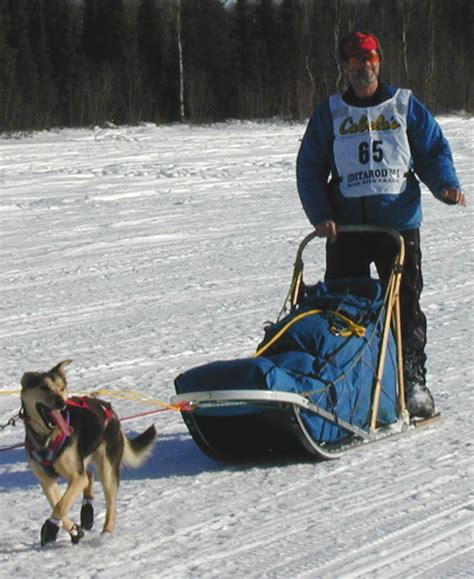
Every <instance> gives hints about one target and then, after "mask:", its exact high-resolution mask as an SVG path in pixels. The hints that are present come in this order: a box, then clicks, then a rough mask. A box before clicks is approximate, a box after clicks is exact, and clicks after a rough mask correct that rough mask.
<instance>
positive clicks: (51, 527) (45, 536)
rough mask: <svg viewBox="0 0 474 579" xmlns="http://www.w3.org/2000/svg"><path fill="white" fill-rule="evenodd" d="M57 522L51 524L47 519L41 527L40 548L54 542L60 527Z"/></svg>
mask: <svg viewBox="0 0 474 579" xmlns="http://www.w3.org/2000/svg"><path fill="white" fill-rule="evenodd" d="M58 523H59V521H58V522H52V521H51V520H50V519H48V520H47V521H46V522H45V523H44V525H43V526H42V527H41V546H42V547H44V546H45V545H46V544H47V543H53V542H54V541H56V537H57V536H58V531H59V527H60V525H59V524H58Z"/></svg>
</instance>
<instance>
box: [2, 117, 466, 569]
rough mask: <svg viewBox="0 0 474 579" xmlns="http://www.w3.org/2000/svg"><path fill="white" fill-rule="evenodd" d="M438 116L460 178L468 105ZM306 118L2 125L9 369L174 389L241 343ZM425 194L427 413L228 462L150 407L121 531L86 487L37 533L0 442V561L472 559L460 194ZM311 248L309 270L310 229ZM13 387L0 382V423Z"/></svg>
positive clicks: (31, 505)
mask: <svg viewBox="0 0 474 579" xmlns="http://www.w3.org/2000/svg"><path fill="white" fill-rule="evenodd" d="M441 124H442V126H443V127H444V130H445V133H446V135H447V137H448V139H450V142H451V143H452V147H453V150H454V155H455V159H456V161H457V166H458V170H459V174H460V177H461V180H462V182H463V183H464V187H465V190H466V192H467V193H468V194H470V193H472V191H473V190H474V171H473V169H472V167H473V164H472V158H473V142H474V139H473V136H472V135H473V130H474V119H470V118H463V117H454V116H453V117H446V118H442V119H441ZM303 131H304V127H303V126H301V125H287V124H283V123H282V124H278V123H275V124H253V123H228V124H223V125H216V126H210V127H188V126H167V127H159V128H157V127H154V126H148V125H145V126H141V127H137V128H109V129H97V130H95V131H86V130H69V131H59V132H48V133H39V134H35V135H32V136H30V137H27V138H23V139H2V140H0V158H1V159H2V170H1V173H0V186H1V197H0V218H1V220H2V227H1V229H0V263H1V266H0V282H1V285H0V288H1V294H0V298H1V302H0V304H1V305H0V320H1V324H0V353H1V356H2V363H3V384H2V385H1V388H3V389H4V390H10V389H13V388H18V385H19V379H20V377H21V375H22V373H23V372H24V371H26V370H38V369H47V368H49V367H51V366H52V365H53V364H55V363H57V362H59V361H60V360H62V359H65V358H73V360H74V364H73V365H72V366H71V367H70V368H68V375H69V378H70V388H71V390H72V391H73V392H74V391H75V390H81V391H82V390H84V389H89V390H94V389H97V388H107V389H117V390H133V391H139V392H141V393H143V394H147V395H149V396H151V397H153V398H157V399H160V400H165V401H167V400H168V399H169V397H170V396H171V395H172V394H173V393H174V390H173V379H174V377H175V376H176V375H177V374H178V373H179V372H182V371H183V370H185V369H188V368H189V367H191V366H195V365H198V364H202V363H205V362H207V361H210V360H216V359H227V358H236V357H241V356H247V355H249V354H251V353H252V352H253V351H254V350H255V348H256V345H257V344H258V342H259V341H260V339H261V337H262V326H263V324H264V322H265V321H266V320H271V319H274V318H275V316H276V315H277V314H278V312H279V310H280V307H281V304H282V302H283V299H284V297H285V295H286V292H287V290H288V286H289V283H290V277H291V273H292V267H293V259H294V256H295V252H296V249H297V247H298V243H299V242H300V241H301V239H302V238H303V237H304V235H305V234H307V233H308V232H309V231H310V228H309V225H308V223H307V221H306V218H305V216H304V214H303V211H302V209H301V207H300V204H299V201H298V199H297V195H296V191H295V178H294V169H295V158H296V153H297V150H298V146H299V140H300V138H301V136H302V134H303ZM423 198H424V199H423V201H424V209H425V224H424V228H423V230H422V239H423V253H424V278H425V291H424V294H423V306H424V309H425V311H426V314H427V316H428V322H429V343H428V355H429V368H428V379H429V384H430V387H431V390H432V392H433V394H434V396H435V399H436V401H437V405H438V408H439V409H440V410H441V412H442V415H443V418H442V420H441V421H439V422H438V423H437V424H433V425H432V426H430V427H427V428H424V429H420V430H416V431H410V432H408V433H407V434H405V435H403V436H398V437H394V438H391V439H386V440H383V441H381V442H378V443H376V444H372V445H368V446H364V447H362V448H358V449H355V450H352V451H350V452H349V453H347V455H345V456H343V457H342V458H341V459H339V460H337V461H333V462H320V463H313V462H300V463H288V464H286V463H285V464H284V463H281V462H277V463H275V464H270V463H269V464H253V465H237V466H224V465H220V464H218V463H215V462H213V461H211V460H210V459H209V458H207V457H205V456H204V455H203V454H202V453H201V452H200V451H199V450H198V449H197V448H196V446H195V445H194V443H193V442H192V440H191V439H190V437H189V435H188V433H187V430H186V428H185V426H184V424H183V423H182V421H181V418H180V416H179V415H178V414H177V413H173V412H168V413H162V414H159V415H157V417H156V418H155V422H156V424H157V428H158V431H159V442H158V445H157V447H156V450H155V453H154V456H153V458H152V459H151V460H150V461H149V462H148V463H147V465H145V466H144V467H143V468H142V469H140V470H138V471H130V470H126V471H124V473H123V480H122V484H121V489H120V494H119V517H118V528H117V534H116V536H115V537H114V538H113V539H109V540H105V539H103V538H101V537H100V535H99V531H100V526H101V523H102V522H103V511H104V504H103V497H102V493H101V491H98V493H97V494H98V498H97V528H96V529H94V530H93V531H92V532H91V533H88V534H87V536H86V538H85V539H84V541H83V542H82V543H81V544H80V545H79V546H78V547H74V548H73V547H72V546H71V545H70V542H69V538H68V537H67V536H66V534H64V533H63V534H60V536H59V538H58V541H57V543H56V544H54V545H51V546H48V547H47V548H44V549H41V548H40V547H39V541H38V539H39V530H40V527H41V524H42V523H43V521H44V520H45V519H46V518H47V516H48V515H49V509H48V507H47V504H46V500H45V498H44V497H43V496H42V494H41V491H40V489H39V486H38V485H37V483H36V482H35V480H34V479H33V477H32V475H31V474H30V473H29V471H28V469H27V466H26V462H25V460H24V455H23V451H22V450H12V451H9V452H3V453H0V493H1V500H2V522H3V525H2V527H1V530H0V545H1V546H0V569H1V576H2V577H3V576H4V577H26V576H31V575H32V574H33V573H34V575H35V576H36V577H63V576H64V574H65V573H67V574H68V575H72V576H73V577H84V578H86V577H87V578H89V577H100V578H101V579H102V578H105V577H113V578H116V577H124V578H125V577H127V578H129V577H130V576H133V575H137V576H143V577H159V578H170V579H171V578H172V579H178V578H186V579H187V578H193V579H194V578H195V579H201V578H206V579H207V578H212V577H216V578H217V577H219V578H227V577H236V578H240V577H242V578H244V577H245V578H247V577H258V578H280V577H282V578H283V577H284V578H286V577H298V578H305V579H306V578H308V579H312V578H320V577H321V578H324V579H326V578H344V579H346V578H356V577H377V578H383V579H385V578H387V577H394V578H395V577H410V578H411V577H424V578H429V579H431V578H445V577H457V578H464V577H472V576H473V574H472V571H471V570H472V568H474V557H473V549H472V546H473V543H472V523H473V510H474V507H473V503H472V487H473V478H474V477H473V472H472V468H473V459H472V445H471V443H470V436H472V408H473V394H472V392H473V389H472V384H473V374H474V371H473V369H474V360H473V353H472V352H473V349H472V346H473V337H474V333H473V330H472V328H473V322H474V320H473V316H472V296H473V282H472V277H473V271H472V270H473V267H472V266H473V261H472V252H473V248H474V243H473V236H474V233H473V231H474V229H473V220H472V207H471V206H472V204H473V201H472V200H471V201H470V204H471V206H470V207H468V208H467V209H461V208H458V207H447V206H445V205H442V204H441V203H438V202H437V201H435V200H434V199H433V198H432V197H431V195H430V194H429V193H428V192H427V191H424V194H423ZM311 255H312V258H311V259H312V260H313V261H314V262H315V263H314V265H312V264H308V265H310V266H311V267H309V268H308V270H309V271H314V275H316V276H317V277H318V275H319V276H320V275H321V274H322V271H323V259H324V258H323V256H324V249H323V244H322V243H321V244H320V246H317V243H316V247H315V248H314V250H313V253H312V254H311ZM114 407H115V408H116V410H117V411H118V413H119V414H120V415H121V416H127V415H131V414H135V413H136V412H139V411H140V410H142V409H143V410H149V409H150V408H149V407H141V406H139V405H135V404H131V403H130V402H126V401H122V400H116V401H114ZM17 409H18V398H16V397H14V396H5V395H3V396H1V397H0V423H4V422H6V420H7V419H8V418H9V417H10V416H12V415H13V414H14V412H15V411H16V410H17ZM149 422H151V418H148V419H144V420H132V421H130V422H127V423H126V429H127V430H128V431H131V432H139V431H141V430H142V429H144V427H145V426H146V425H147V424H148V423H149ZM21 438H22V431H21V427H17V428H15V429H11V428H9V429H6V430H4V431H0V446H6V445H9V444H14V443H16V442H18V441H20V440H21ZM78 510H79V506H78V505H77V506H76V507H75V509H74V511H73V513H72V514H73V516H75V517H77V516H78Z"/></svg>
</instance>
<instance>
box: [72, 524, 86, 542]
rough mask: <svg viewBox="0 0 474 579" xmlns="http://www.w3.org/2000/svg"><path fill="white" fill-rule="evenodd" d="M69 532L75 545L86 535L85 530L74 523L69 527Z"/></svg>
mask: <svg viewBox="0 0 474 579" xmlns="http://www.w3.org/2000/svg"><path fill="white" fill-rule="evenodd" d="M68 532H69V534H70V535H71V541H72V544H73V545H77V544H78V543H79V541H80V540H81V539H82V538H83V537H84V531H83V530H82V529H81V527H79V526H78V525H74V526H73V527H72V529H69V531H68Z"/></svg>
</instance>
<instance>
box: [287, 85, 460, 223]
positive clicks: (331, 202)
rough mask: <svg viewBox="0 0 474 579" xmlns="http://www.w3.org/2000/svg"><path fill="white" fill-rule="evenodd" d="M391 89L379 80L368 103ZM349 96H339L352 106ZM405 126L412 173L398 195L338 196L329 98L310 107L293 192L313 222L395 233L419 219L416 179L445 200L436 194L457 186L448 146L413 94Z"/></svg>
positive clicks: (384, 97)
mask: <svg viewBox="0 0 474 579" xmlns="http://www.w3.org/2000/svg"><path fill="white" fill-rule="evenodd" d="M396 91H397V89H396V88H395V87H393V86H387V85H384V84H382V83H380V86H379V89H378V91H377V93H378V95H379V96H378V102H373V103H370V104H372V105H374V104H379V103H380V102H384V101H385V100H387V99H389V98H391V97H392V96H393V95H394V94H395V92H396ZM346 95H347V96H346ZM351 95H352V97H354V93H353V91H351V89H349V90H348V91H346V93H344V95H343V99H344V100H345V101H346V102H348V104H351V105H354V102H350V98H351ZM352 100H354V98H352ZM365 106H366V105H365ZM407 127H408V128H407V133H408V140H409V143H410V149H411V155H412V160H413V171H411V172H410V173H409V175H408V179H407V187H406V189H405V191H404V192H403V193H401V194H399V195H387V194H385V195H372V196H367V197H356V198H347V197H343V195H342V194H341V193H340V191H339V188H338V185H337V184H338V181H339V179H338V174H337V170H336V165H335V162H334V155H333V142H334V132H333V121H332V117H331V112H330V109H329V99H328V100H327V101H325V102H324V103H322V104H321V105H320V106H319V107H318V108H317V109H316V110H315V111H314V113H313V115H312V116H311V118H310V120H309V123H308V127H307V129H306V132H305V135H304V137H303V141H302V143H301V147H300V150H299V153H298V159H297V183H298V193H299V196H300V199H301V203H302V205H303V208H304V210H305V212H306V215H307V216H308V219H309V220H310V222H311V223H312V224H313V225H317V224H318V223H320V222H321V221H324V220H326V219H332V220H334V221H335V222H336V223H337V224H339V225H348V224H356V225H359V224H368V225H379V226H384V227H390V228H393V229H396V230H398V231H402V230H404V229H415V228H417V227H419V226H420V224H421V219H422V212H421V196H420V186H419V181H418V179H417V177H418V178H419V179H420V180H421V181H423V183H425V185H427V187H428V188H429V189H430V190H431V192H432V193H433V195H434V196H435V197H436V198H437V199H439V200H441V201H443V202H445V203H446V201H444V200H443V199H442V198H441V196H440V193H441V191H442V190H443V189H444V188H445V187H460V184H459V180H458V177H457V175H456V170H455V168H454V164H453V158H452V154H451V149H450V147H449V144H448V142H447V140H446V139H445V137H444V136H443V133H442V131H441V128H440V126H439V125H438V123H437V122H436V120H435V119H434V117H433V115H432V114H431V113H430V111H429V110H428V109H427V108H426V107H425V106H424V105H423V104H422V103H421V102H420V101H419V100H418V99H417V98H416V97H415V96H413V95H411V97H410V101H409V105H408V114H407ZM415 173H416V176H415Z"/></svg>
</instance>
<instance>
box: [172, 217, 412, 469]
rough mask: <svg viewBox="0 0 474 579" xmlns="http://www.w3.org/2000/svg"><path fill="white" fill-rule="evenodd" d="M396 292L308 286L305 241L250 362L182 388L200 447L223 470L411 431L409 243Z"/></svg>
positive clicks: (180, 379)
mask: <svg viewBox="0 0 474 579" xmlns="http://www.w3.org/2000/svg"><path fill="white" fill-rule="evenodd" d="M358 232H368V233H384V234H387V235H391V236H392V237H393V238H395V240H396V242H397V244H398V253H397V256H396V258H395V259H394V263H393V267H392V271H391V274H390V277H389V280H388V282H387V284H386V285H384V284H382V282H381V281H380V280H378V279H375V278H348V279H345V280H334V281H329V282H319V283H317V284H315V285H308V284H307V283H306V281H304V279H303V271H304V262H303V252H304V250H305V248H306V247H307V246H308V244H309V243H310V242H311V241H312V240H313V239H314V238H315V237H316V234H315V232H312V233H310V234H309V235H307V236H306V237H305V238H304V239H303V241H302V242H301V244H300V246H299V248H298V251H297V255H296V260H295V265H294V270H293V277H292V280H291V284H290V289H289V292H288V295H287V296H286V299H285V301H284V304H283V307H282V310H281V312H280V315H279V317H278V319H277V321H276V322H275V323H274V324H271V325H270V326H269V327H267V328H266V330H265V337H264V339H263V341H262V342H261V344H260V345H259V347H258V349H257V351H256V353H255V354H254V355H253V356H252V357H249V358H242V359H238V360H228V361H221V362H213V363H210V364H205V365H203V366H198V367H195V368H192V369H190V370H188V371H186V372H184V373H182V374H180V375H179V376H177V378H176V379H175V389H176V395H175V396H173V397H172V398H171V403H172V404H181V405H182V404H183V403H185V404H186V411H183V412H182V417H183V420H184V422H185V424H186V426H187V428H188V430H189V432H190V434H191V436H192V438H193V439H194V441H195V443H196V444H197V445H198V446H199V447H200V449H201V450H203V451H204V452H205V453H206V454H207V455H209V456H211V457H212V458H215V459H218V460H221V461H241V460H249V459H260V458H263V457H269V456H270V457H272V458H276V457H279V456H291V457H293V456H301V457H313V458H320V459H333V458H338V457H339V456H341V455H342V454H343V453H344V452H345V451H346V450H348V449H349V448H352V447H354V446H359V445H362V444H366V443H369V442H373V441H376V440H379V439H380V438H383V437H386V436H392V435H394V434H398V433H401V432H403V431H404V430H406V429H408V428H410V426H411V422H410V418H409V415H408V412H407V409H406V403H405V394H404V383H403V360H402V336H401V325H400V302H399V288H400V281H401V275H402V266H403V262H404V256H405V249H404V242H403V238H402V237H401V235H400V234H399V233H397V232H396V231H393V230H390V229H386V228H382V227H372V226H370V227H369V226H342V227H340V228H339V234H340V235H351V234H352V233H358Z"/></svg>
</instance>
